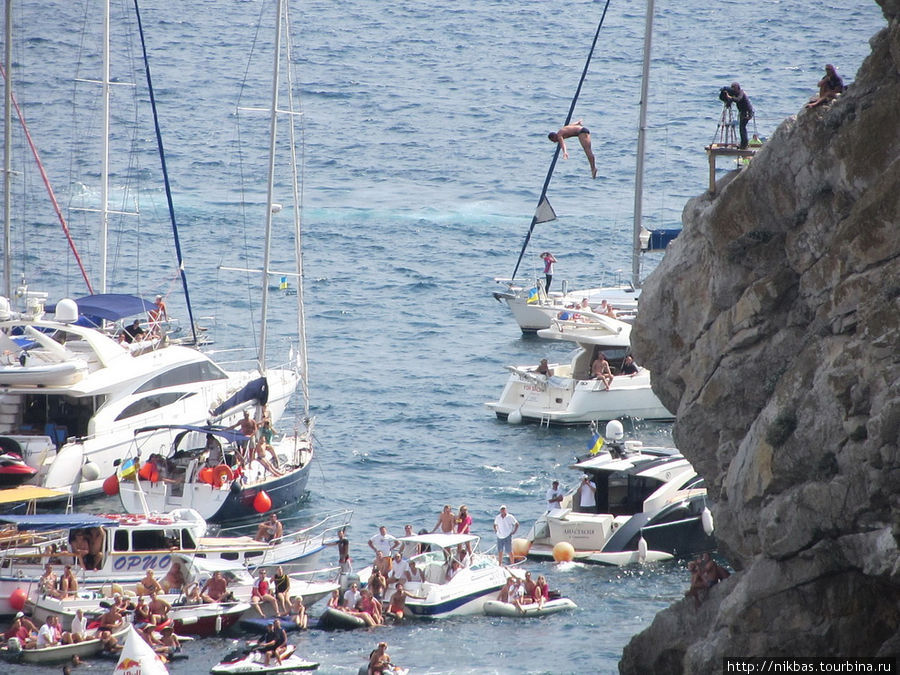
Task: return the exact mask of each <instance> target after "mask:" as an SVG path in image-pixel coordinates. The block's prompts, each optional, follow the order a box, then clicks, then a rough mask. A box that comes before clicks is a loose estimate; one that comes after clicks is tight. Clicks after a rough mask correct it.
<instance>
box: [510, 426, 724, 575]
mask: <svg viewBox="0 0 900 675" xmlns="http://www.w3.org/2000/svg"><path fill="white" fill-rule="evenodd" d="M606 437H607V441H608V442H607V443H606V444H605V445H604V446H603V449H601V451H600V452H598V453H597V454H595V455H589V456H587V457H585V458H582V459H581V460H580V461H578V462H576V463H575V464H572V465H571V466H570V468H571V469H574V470H575V471H578V472H580V473H581V474H582V477H581V478H580V479H579V482H578V484H577V485H576V487H574V488H573V489H572V490H571V491H570V492H569V493H568V494H567V495H566V496H565V498H564V499H563V501H562V503H561V504H560V508H558V509H551V510H549V511H547V512H546V513H545V514H543V515H542V516H540V517H539V518H538V519H537V520H536V521H535V524H534V526H533V527H532V528H531V531H530V532H529V533H528V536H527V539H528V540H529V542H530V544H531V546H530V549H529V551H528V555H529V557H532V558H538V559H551V560H552V559H553V558H554V555H553V549H554V547H555V546H556V545H557V544H560V543H562V542H566V543H568V544H570V545H571V546H572V547H573V548H574V549H575V555H574V560H576V561H578V562H587V563H599V564H604V565H627V564H631V563H637V562H654V561H659V560H669V559H671V558H673V557H686V556H692V555H696V554H698V553H701V552H703V551H712V550H714V549H715V547H716V543H715V539H714V538H713V536H712V529H713V523H712V515H711V513H710V512H709V508H708V506H707V503H706V487H705V485H704V482H703V478H702V477H701V476H699V475H698V474H697V472H696V471H695V470H694V467H693V466H691V464H690V462H688V461H687V460H686V459H685V458H684V457H683V456H682V455H681V453H679V452H678V450H677V449H676V448H665V447H647V446H644V445H642V444H641V443H640V442H638V441H625V442H624V443H623V442H622V438H623V433H622V424H621V423H620V422H618V421H617V420H613V421H612V422H610V423H609V424H608V425H607V429H606Z"/></svg>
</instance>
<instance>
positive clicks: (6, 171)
mask: <svg viewBox="0 0 900 675" xmlns="http://www.w3.org/2000/svg"><path fill="white" fill-rule="evenodd" d="M4 35H5V36H6V47H5V49H4V55H3V62H4V64H5V70H6V85H5V86H4V87H3V93H4V100H3V295H4V297H6V298H9V297H10V296H11V294H12V270H11V269H10V268H11V266H12V253H11V250H12V210H11V208H10V197H11V196H12V0H6V16H5V18H4Z"/></svg>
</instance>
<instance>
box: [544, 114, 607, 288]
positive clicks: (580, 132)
mask: <svg viewBox="0 0 900 675" xmlns="http://www.w3.org/2000/svg"><path fill="white" fill-rule="evenodd" d="M576 136H577V137H578V142H579V143H581V148H582V149H583V150H584V155H585V157H587V160H588V164H590V165H591V178H596V177H597V165H596V163H595V160H594V153H593V151H592V150H591V131H590V129H588V128H587V127H586V126H583V125H582V121H581V120H578V121H577V122H575V123H574V124H567V125H566V126H564V127H562V128H561V129H560V130H559V131H551V132H550V133H549V134H547V138H549V139H550V140H551V141H553V142H554V143H558V144H559V147H560V149H561V150H562V153H563V159H569V152H568V151H567V150H566V139H567V138H573V137H576ZM547 285H548V287H549V284H547Z"/></svg>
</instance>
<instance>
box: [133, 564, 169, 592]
mask: <svg viewBox="0 0 900 675" xmlns="http://www.w3.org/2000/svg"><path fill="white" fill-rule="evenodd" d="M136 590H137V594H138V595H150V594H151V593H161V592H162V590H163V587H162V584H160V583H159V582H158V581H157V580H156V577H155V576H154V575H153V570H150V569H148V570H147V573H146V574H145V575H144V578H143V579H141V580H140V581H139V582H137V588H136Z"/></svg>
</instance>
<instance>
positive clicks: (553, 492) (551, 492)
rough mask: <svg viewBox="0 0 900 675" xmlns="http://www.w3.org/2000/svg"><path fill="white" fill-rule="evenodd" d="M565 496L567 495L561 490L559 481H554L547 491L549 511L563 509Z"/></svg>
mask: <svg viewBox="0 0 900 675" xmlns="http://www.w3.org/2000/svg"><path fill="white" fill-rule="evenodd" d="M565 496H566V493H565V492H563V491H562V490H560V489H559V481H558V480H555V481H553V484H552V485H551V486H550V487H549V488H548V489H547V494H546V499H547V510H548V511H552V510H553V509H561V508H562V500H563V498H564V497H565Z"/></svg>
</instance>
